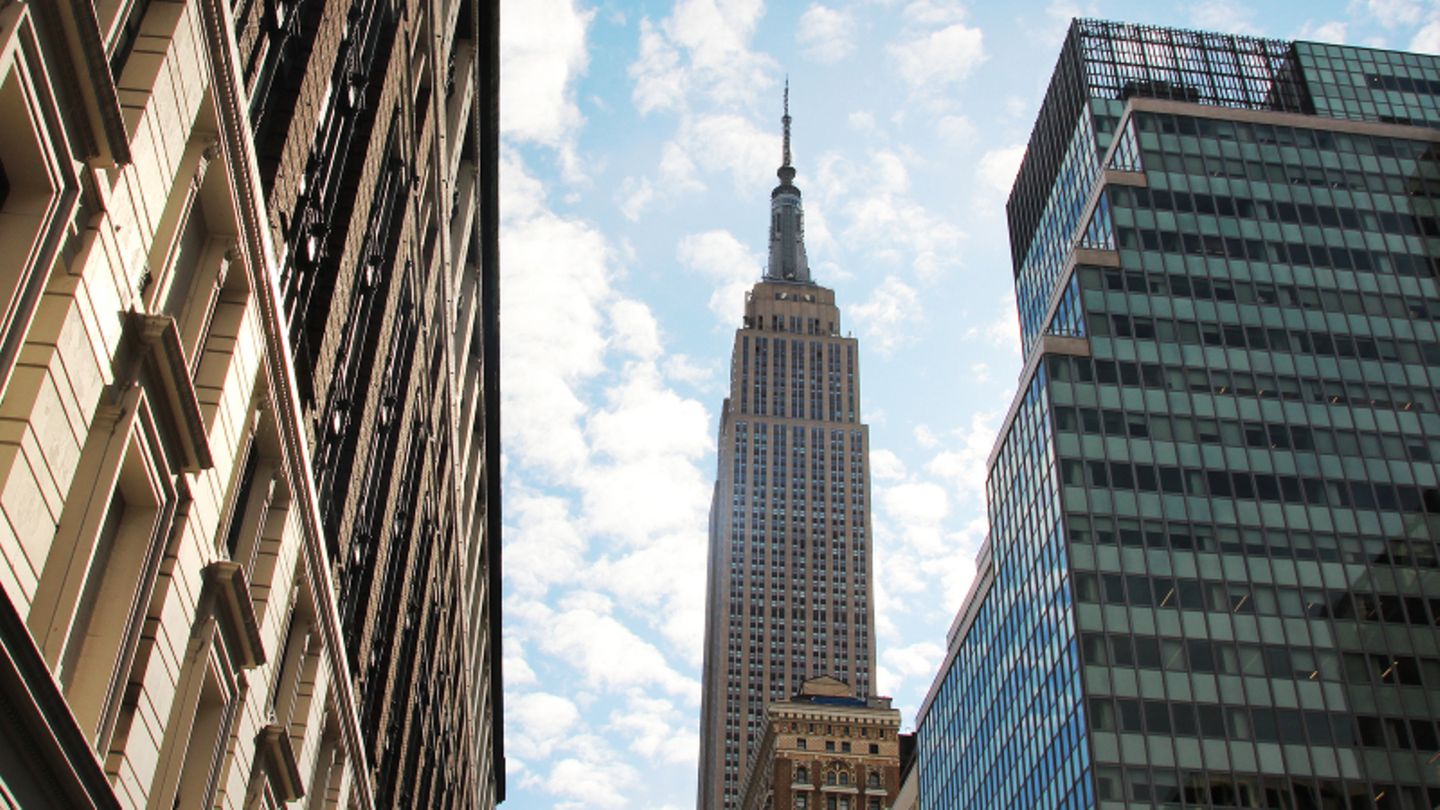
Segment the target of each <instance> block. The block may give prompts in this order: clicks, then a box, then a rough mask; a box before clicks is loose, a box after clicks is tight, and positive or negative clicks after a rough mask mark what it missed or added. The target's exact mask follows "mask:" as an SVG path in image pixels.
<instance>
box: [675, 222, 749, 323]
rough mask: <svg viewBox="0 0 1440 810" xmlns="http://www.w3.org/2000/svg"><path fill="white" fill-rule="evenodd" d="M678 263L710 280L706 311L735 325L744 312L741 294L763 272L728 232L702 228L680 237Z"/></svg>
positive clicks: (743, 246) (743, 297)
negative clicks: (700, 230)
mask: <svg viewBox="0 0 1440 810" xmlns="http://www.w3.org/2000/svg"><path fill="white" fill-rule="evenodd" d="M676 252H677V256H678V258H679V259H680V263H681V264H682V265H684V266H685V267H687V268H689V269H690V270H692V271H694V272H698V273H700V274H701V275H702V276H704V277H705V278H708V279H710V281H711V283H712V284H714V285H715V287H714V291H713V292H712V293H711V294H710V311H711V312H713V313H715V315H716V317H718V318H719V319H720V321H721V323H722V324H724V325H725V326H728V327H731V328H735V327H738V326H739V325H740V319H741V317H742V316H743V315H744V312H745V293H746V291H748V290H749V289H750V287H751V286H753V285H754V284H755V282H757V281H759V280H760V276H761V274H762V273H763V272H764V263H763V262H762V260H761V259H760V257H759V256H756V255H755V254H754V253H751V252H750V251H749V249H747V248H746V247H745V245H743V244H741V242H740V240H739V239H736V238H735V235H734V234H732V233H730V232H729V231H722V230H716V231H705V232H704V233H695V234H690V235H688V236H686V237H684V238H683V239H681V240H680V245H679V247H678V249H677V251H676Z"/></svg>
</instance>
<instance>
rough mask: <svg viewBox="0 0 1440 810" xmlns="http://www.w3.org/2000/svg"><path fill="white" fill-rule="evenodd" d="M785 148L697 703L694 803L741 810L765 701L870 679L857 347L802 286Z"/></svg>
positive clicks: (713, 543)
mask: <svg viewBox="0 0 1440 810" xmlns="http://www.w3.org/2000/svg"><path fill="white" fill-rule="evenodd" d="M790 121H791V119H790V110H789V89H788V87H787V89H786V95H785V113H784V117H783V119H782V122H783V126H784V138H783V143H784V147H783V152H782V159H781V165H780V168H779V170H778V171H777V172H776V175H777V176H778V177H779V179H780V183H779V185H777V186H776V187H775V189H774V190H773V191H772V192H771V195H770V250H769V256H770V261H769V263H768V265H767V267H766V270H765V275H764V277H763V278H762V279H761V280H760V281H759V282H758V283H756V284H755V286H754V287H753V288H752V289H751V291H750V292H749V293H747V295H746V300H745V314H744V321H743V323H742V325H741V328H739V329H737V330H736V332H735V344H734V349H733V351H732V354H731V360H730V388H729V395H728V396H727V398H726V400H725V402H724V405H723V406H722V408H721V416H720V425H719V437H718V441H719V447H718V448H717V453H716V456H717V468H718V470H717V480H716V485H715V490H714V496H713V499H712V502H711V507H710V540H709V542H710V549H709V557H708V571H707V584H706V588H707V595H706V612H705V616H706V619H705V654H704V668H703V682H702V692H701V717H700V768H699V788H698V794H699V795H698V806H699V807H701V808H706V809H707V810H722V809H723V810H737V808H738V807H739V804H740V801H741V799H742V798H743V796H742V793H743V790H744V788H745V781H744V780H745V774H746V772H747V767H748V766H749V764H750V760H751V758H752V756H753V755H754V753H755V750H756V748H757V747H758V746H759V744H760V742H761V739H762V738H763V736H764V734H765V731H766V727H767V723H768V720H767V715H766V705H767V704H768V703H772V702H775V701H780V700H784V699H786V698H789V697H791V696H793V695H796V694H797V693H799V691H800V688H801V686H802V685H803V684H804V683H805V682H806V681H807V680H808V679H810V678H813V677H817V676H833V677H835V678H838V679H840V680H842V681H844V682H845V683H846V684H847V685H848V686H849V687H850V688H851V689H853V690H854V694H855V696H856V697H857V698H858V699H860V700H862V701H863V700H865V699H867V698H869V697H870V696H871V694H872V689H873V680H872V679H873V678H874V672H875V637H874V635H873V632H872V628H873V627H874V602H873V600H872V598H871V594H872V593H873V573H872V560H871V548H872V546H871V541H870V508H869V498H870V474H869V473H870V471H869V442H870V437H869V429H868V427H867V426H866V425H865V424H864V423H862V422H861V421H860V370H859V346H858V342H857V341H856V340H855V338H853V337H849V336H844V335H842V333H841V330H840V310H839V308H838V307H837V306H836V305H835V292H834V291H833V290H831V289H829V288H826V287H822V286H820V285H818V284H816V283H815V282H814V280H812V279H811V277H810V267H809V264H808V261H807V259H806V254H805V241H804V239H805V229H804V221H803V211H802V206H801V194H800V189H799V188H798V187H796V186H795V184H794V179H795V174H796V172H795V167H794V166H792V165H791V161H790V157H791V156H790Z"/></svg>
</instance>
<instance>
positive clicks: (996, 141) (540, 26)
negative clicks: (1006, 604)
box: [500, 0, 1440, 810]
mask: <svg viewBox="0 0 1440 810" xmlns="http://www.w3.org/2000/svg"><path fill="white" fill-rule="evenodd" d="M1073 16H1090V17H1103V18H1107V19H1115V20H1124V21H1130V22H1145V23H1155V24H1162V25H1176V26H1184V27H1191V28H1204V29H1210V30H1219V31H1226V32H1234V33H1247V34H1256V35H1262V36H1270V37H1279V38H1286V39H1311V40H1318V41H1325V42H1343V43H1348V44H1354V45H1369V46H1375V47H1389V48H1398V49H1406V50H1423V51H1429V52H1437V51H1440V2H1420V1H1419V0H1348V2H1347V1H1346V0H1306V2H1291V1H1286V2H1279V1H1274V0H1266V1H1265V2H1259V3H1256V2H1236V1H1235V0H1208V2H1207V1H1204V0H1202V1H1200V2H1194V1H1193V0H1192V1H1191V2H1174V1H1173V0H1145V1H1144V2H1118V1H1117V2H1111V1H1110V0H1091V1H1090V2H1086V1H1085V0H1053V1H1052V2H1041V1H1038V0H1010V1H1009V2H1004V3H1001V2H993V0H991V1H987V2H978V1H977V2H970V3H960V2H944V0H855V1H854V2H849V3H846V2H842V0H825V2H823V3H821V2H809V1H808V0H771V2H768V3H767V2H766V0H673V1H672V0H635V1H634V2H620V0H603V1H599V2H597V1H595V0H502V2H501V19H502V23H501V26H502V28H501V30H502V34H501V77H502V78H501V121H500V128H501V171H500V180H501V192H500V193H501V276H502V284H501V324H502V349H501V352H502V372H501V391H502V397H503V406H502V420H503V425H504V427H503V432H502V439H501V440H502V448H503V460H502V470H503V473H502V474H503V487H504V496H503V506H502V508H503V510H504V535H503V546H504V548H503V569H504V657H505V665H504V679H505V750H506V756H507V761H508V768H507V780H508V798H507V800H506V802H505V805H504V806H505V807H507V808H514V809H516V810H528V809H529V808H687V810H688V808H691V807H694V803H695V788H696V761H697V755H698V750H699V736H698V731H699V729H698V717H699V710H700V669H701V644H702V639H703V618H704V616H703V606H704V598H705V558H706V524H707V515H708V510H709V505H710V495H711V491H712V487H713V485H714V479H715V437H716V430H717V423H716V420H717V417H718V415H719V412H720V405H721V402H722V400H723V399H724V397H725V394H726V383H727V380H728V374H729V371H728V363H729V357H730V350H731V345H732V342H733V340H734V334H735V328H736V327H737V325H738V323H739V320H740V314H741V312H742V309H743V303H744V296H745V292H746V291H747V290H748V289H749V287H750V286H751V285H752V284H753V283H754V282H755V281H757V280H758V279H759V277H760V275H761V273H762V272H763V263H764V253H765V250H766V240H767V236H768V233H767V227H768V221H769V193H770V190H771V188H773V187H774V186H775V184H776V178H775V169H776V168H777V167H778V166H779V164H780V151H781V150H780V120H779V119H780V114H781V93H782V89H781V88H782V86H783V82H784V81H785V78H786V76H787V75H788V77H789V81H790V88H791V94H790V99H791V114H792V116H793V117H794V123H793V151H794V165H795V166H796V168H797V170H798V172H799V174H798V176H797V178H796V181H795V182H796V184H797V185H798V186H800V188H801V189H802V191H803V193H804V203H805V215H806V243H807V248H808V251H809V257H810V264H811V270H812V275H813V276H814V278H815V279H816V281H817V282H818V283H820V284H823V285H825V286H828V287H832V288H834V289H835V290H836V295H837V299H838V302H839V305H840V308H841V316H842V321H843V322H842V329H844V330H845V331H847V332H853V333H854V334H855V335H856V336H857V337H858V338H859V341H860V364H861V366H860V367H861V373H860V379H861V382H862V385H861V399H862V409H861V410H862V418H863V420H864V421H865V422H866V423H868V424H869V425H870V431H871V434H870V444H871V448H872V449H871V458H870V462H871V488H872V497H871V503H872V505H873V510H874V511H873V521H874V531H873V537H874V543H875V550H874V554H873V559H874V568H875V585H876V587H875V591H874V593H875V599H876V634H875V635H876V643H877V653H878V662H879V667H878V672H877V673H876V682H877V683H876V686H877V690H878V691H879V693H880V694H888V695H891V696H893V697H894V699H895V705H896V707H897V708H899V709H900V710H901V712H902V714H903V723H904V725H905V727H906V728H907V729H909V728H912V727H913V725H914V719H915V711H916V709H917V707H918V706H919V705H920V703H921V701H922V700H923V699H924V696H925V694H926V692H927V690H928V689H929V687H930V684H931V682H932V680H933V678H934V675H935V672H936V669H937V667H938V666H939V663H940V661H941V659H942V658H943V656H944V644H945V632H946V630H947V629H948V627H949V625H950V622H951V619H952V618H953V616H954V613H955V610H956V608H957V607H959V605H960V603H961V601H962V600H963V598H964V595H965V591H966V589H967V588H968V586H969V583H970V580H971V579H972V577H973V575H974V571H975V565H974V555H975V552H976V551H977V550H978V548H979V546H980V543H981V541H982V540H983V538H984V536H985V530H986V516H985V504H984V494H983V492H984V481H985V461H986V458H987V457H988V455H989V452H990V449H991V447H992V445H993V442H994V438H995V431H996V429H997V428H998V427H999V424H1000V422H1001V420H1002V419H1003V417H1004V414H1005V411H1006V409H1007V408H1008V406H1009V403H1010V399H1011V397H1012V395H1013V394H1014V391H1015V385H1016V376H1017V375H1018V373H1019V371H1020V369H1021V365H1022V359H1021V357H1020V353H1019V349H1018V327H1017V321H1016V314H1015V304H1014V296H1013V292H1012V286H1011V275H1010V267H1011V264H1010V255H1009V240H1008V237H1007V236H1006V228H1005V219H1004V204H1005V199H1006V197H1007V196H1008V194H1009V189H1010V186H1011V184H1012V182H1013V181H1014V177H1015V171H1016V169H1017V167H1018V165H1019V162H1020V159H1021V158H1022V156H1023V155H1024V149H1025V142H1026V140H1027V138H1028V136H1029V132H1030V127H1031V125H1032V124H1033V122H1034V120H1035V116H1036V113H1037V111H1038V108H1039V104H1040V100H1041V97H1042V96H1043V94H1044V91H1045V88H1046V85H1047V84H1048V82H1049V78H1050V72H1051V70H1052V68H1053V66H1054V64H1055V60H1056V58H1057V56H1058V53H1059V47H1060V43H1061V42H1062V40H1063V39H1064V34H1065V30H1066V28H1067V26H1068V25H1069V21H1070V19H1071V18H1072V17H1073Z"/></svg>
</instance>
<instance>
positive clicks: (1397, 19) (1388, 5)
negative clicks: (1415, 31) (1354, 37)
mask: <svg viewBox="0 0 1440 810" xmlns="http://www.w3.org/2000/svg"><path fill="white" fill-rule="evenodd" d="M1365 10H1366V11H1368V12H1369V13H1370V16H1372V17H1374V18H1375V21H1376V22H1378V23H1380V24H1381V25H1383V26H1385V27H1386V28H1398V27H1400V26H1402V25H1415V24H1416V23H1419V22H1420V20H1421V19H1422V18H1423V17H1424V14H1425V7H1424V4H1422V3H1419V2H1416V0H1366V2H1365Z"/></svg>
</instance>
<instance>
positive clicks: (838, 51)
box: [795, 3, 855, 65]
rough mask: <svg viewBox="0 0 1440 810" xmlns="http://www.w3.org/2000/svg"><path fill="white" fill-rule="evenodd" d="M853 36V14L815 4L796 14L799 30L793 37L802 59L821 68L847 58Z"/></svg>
mask: <svg viewBox="0 0 1440 810" xmlns="http://www.w3.org/2000/svg"><path fill="white" fill-rule="evenodd" d="M854 37H855V17H854V15H852V14H851V13H850V12H848V11H836V10H835V9H832V8H829V7H828V6H822V5H820V4H819V3H811V4H810V7H809V8H807V9H806V10H805V13H804V14H802V15H800V29H799V31H797V32H796V35H795V38H796V40H797V41H799V43H800V49H801V50H802V51H803V52H804V53H805V56H806V57H808V58H809V59H812V60H814V61H816V62H819V63H821V64H823V65H833V64H835V63H836V62H839V61H840V60H842V59H844V58H845V57H846V56H848V55H849V54H850V52H851V51H852V50H854V48H855V41H854Z"/></svg>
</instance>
